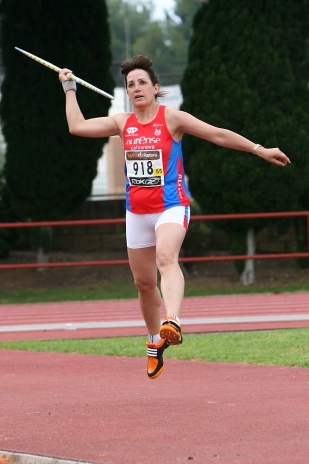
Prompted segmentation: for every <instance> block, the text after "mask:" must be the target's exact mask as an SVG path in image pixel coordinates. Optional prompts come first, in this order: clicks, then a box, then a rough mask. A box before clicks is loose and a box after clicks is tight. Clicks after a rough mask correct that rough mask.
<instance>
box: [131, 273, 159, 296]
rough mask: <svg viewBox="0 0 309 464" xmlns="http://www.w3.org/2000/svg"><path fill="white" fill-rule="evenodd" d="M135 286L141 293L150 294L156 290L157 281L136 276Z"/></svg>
mask: <svg viewBox="0 0 309 464" xmlns="http://www.w3.org/2000/svg"><path fill="white" fill-rule="evenodd" d="M134 285H135V287H136V288H137V290H138V292H139V293H149V292H152V291H153V290H154V289H155V288H156V286H157V281H156V280H153V279H148V278H146V277H145V276H141V275H138V276H134Z"/></svg>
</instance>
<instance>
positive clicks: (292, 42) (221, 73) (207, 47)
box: [181, 0, 309, 270]
mask: <svg viewBox="0 0 309 464" xmlns="http://www.w3.org/2000/svg"><path fill="white" fill-rule="evenodd" d="M308 16H309V14H308V2H307V1H306V0H301V1H299V2H293V1H292V0H288V1H285V2H283V1H280V0H273V1H272V2H267V1H266V0H265V1H262V0H255V1H253V2H247V1H245V0H235V1H234V2H233V3H232V4H231V3H230V2H229V1H228V0H216V1H213V0H210V1H209V2H208V3H207V4H205V5H203V6H202V8H201V9H200V10H199V11H198V14H197V15H196V16H195V18H194V23H193V31H194V32H193V36H192V40H191V43H190V47H189V58H188V66H187V68H186V71H185V73H184V77H183V80H182V83H181V87H182V92H183V97H184V101H183V105H182V109H183V110H185V111H189V112H191V113H193V114H194V115H195V116H197V117H198V118H201V119H203V120H205V121H207V122H209V123H210V124H213V125H216V126H219V127H225V128H228V129H231V130H233V131H235V132H238V133H240V134H242V135H244V136H246V137H248V138H249V139H251V140H253V141H254V142H259V143H262V144H263V145H265V146H268V147H271V146H278V145H279V146H280V148H281V149H282V150H283V151H284V152H285V153H287V154H288V156H290V157H291V159H292V165H290V166H288V167H287V168H285V169H279V168H278V167H276V166H272V165H269V164H268V163H265V161H263V160H261V159H255V158H254V157H253V155H250V154H247V153H235V152H228V150H226V149H224V148H221V147H216V146H214V145H211V144H207V143H206V142H205V141H202V140H199V139H196V138H193V137H185V140H184V151H185V154H186V166H187V172H188V175H189V180H190V182H189V184H190V190H191V192H192V195H193V197H194V198H195V199H196V200H197V202H198V203H199V204H200V206H201V207H202V209H203V211H204V212H205V213H209V214H216V213H239V212H242V213H245V212H273V211H293V210H299V209H301V208H302V207H303V203H302V201H301V199H302V198H305V197H306V196H307V198H308V180H309V171H308V169H309V157H308V151H309V133H308V130H307V128H308V123H309V93H308V80H309V73H308V56H309V55H308V34H309V32H308V31H309V28H308ZM252 19H254V20H252ZM307 207H308V206H307ZM266 225H267V223H266V221H265V220H263V221H262V222H257V221H241V222H235V223H231V221H228V222H226V223H221V224H220V226H221V227H222V228H223V229H224V230H226V231H227V233H228V235H229V238H230V242H231V245H230V247H231V252H232V254H245V252H246V239H245V238H246V235H248V231H251V232H250V233H251V236H254V235H252V231H254V230H255V231H257V230H259V229H260V228H262V227H265V226H266ZM253 248H254V246H253ZM239 264H241V263H238V265H239ZM239 270H241V268H239Z"/></svg>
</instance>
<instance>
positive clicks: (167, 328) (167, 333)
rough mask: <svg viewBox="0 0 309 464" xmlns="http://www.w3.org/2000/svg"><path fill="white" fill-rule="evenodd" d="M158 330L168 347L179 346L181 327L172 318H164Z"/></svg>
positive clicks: (181, 338)
mask: <svg viewBox="0 0 309 464" xmlns="http://www.w3.org/2000/svg"><path fill="white" fill-rule="evenodd" d="M165 319H166V321H165V322H163V324H162V325H161V328H160V337H161V338H164V339H165V340H167V342H168V344H169V345H180V344H181V343H182V342H183V337H182V334H181V327H180V325H179V323H178V321H177V319H176V318H175V317H173V316H166V318H165Z"/></svg>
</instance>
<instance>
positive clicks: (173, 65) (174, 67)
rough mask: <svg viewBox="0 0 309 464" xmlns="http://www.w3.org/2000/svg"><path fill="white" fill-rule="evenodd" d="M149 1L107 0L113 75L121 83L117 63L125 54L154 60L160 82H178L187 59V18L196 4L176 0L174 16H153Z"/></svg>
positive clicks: (188, 25) (188, 34) (189, 19)
mask: <svg viewBox="0 0 309 464" xmlns="http://www.w3.org/2000/svg"><path fill="white" fill-rule="evenodd" d="M153 3H154V2H153V1H150V2H149V1H147V2H146V1H145V0H139V1H137V2H134V3H133V2H132V1H130V0H107V4H108V9H109V12H110V22H111V34H112V53H113V61H114V63H115V66H116V67H117V69H115V77H116V78H117V80H118V85H121V83H122V77H121V76H120V73H119V64H120V63H121V61H123V60H124V59H125V58H127V57H128V56H132V55H138V54H144V55H147V56H149V57H150V58H151V59H152V60H153V62H154V63H155V67H156V70H157V72H158V74H159V76H160V77H161V81H162V84H165V85H168V84H175V83H179V80H180V77H181V75H182V73H183V71H184V68H185V65H186V62H187V49H188V44H189V37H190V33H191V19H192V17H193V15H194V12H195V11H196V10H197V8H198V7H199V6H200V4H199V3H197V2H194V1H193V2H187V0H177V1H176V6H175V16H174V15H173V16H171V15H169V14H168V13H166V15H165V18H164V20H162V21H158V20H155V19H153V17H152V11H153V9H154V8H153Z"/></svg>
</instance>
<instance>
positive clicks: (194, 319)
mask: <svg viewBox="0 0 309 464" xmlns="http://www.w3.org/2000/svg"><path fill="white" fill-rule="evenodd" d="M162 309H163V308H162ZM162 316H164V310H163V311H162ZM181 322H182V326H183V331H184V333H194V332H222V331H233V330H262V329H276V328H292V327H308V326H309V292H298V293H280V294H253V295H224V296H220V295H218V296H207V297H190V298H185V299H184V302H183V309H182V314H181ZM145 334H146V329H145V325H144V322H143V320H142V317H141V313H140V309H139V306H138V301H137V300H136V299H132V300H103V301H78V302H67V303H44V304H41V303H31V304H17V305H6V304H4V305H1V306H0V341H9V340H29V339H42V340H43V339H45V340H47V339H57V338H58V339H59V338H61V339H69V338H71V339H72V338H96V337H111V336H113V337H114V336H127V335H145Z"/></svg>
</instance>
